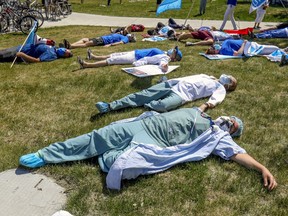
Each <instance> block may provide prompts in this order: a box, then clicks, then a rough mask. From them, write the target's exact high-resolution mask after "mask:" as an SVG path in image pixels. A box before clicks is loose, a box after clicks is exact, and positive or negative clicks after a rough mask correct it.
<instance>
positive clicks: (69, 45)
mask: <svg viewBox="0 0 288 216" xmlns="http://www.w3.org/2000/svg"><path fill="white" fill-rule="evenodd" d="M63 43H64V47H65V48H66V49H71V44H70V43H69V41H68V40H66V39H64V40H63Z"/></svg>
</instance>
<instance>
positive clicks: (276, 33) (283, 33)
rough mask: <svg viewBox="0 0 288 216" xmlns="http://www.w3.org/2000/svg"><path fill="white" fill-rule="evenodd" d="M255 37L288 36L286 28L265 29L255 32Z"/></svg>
mask: <svg viewBox="0 0 288 216" xmlns="http://www.w3.org/2000/svg"><path fill="white" fill-rule="evenodd" d="M255 36H256V37H257V38H262V39H264V38H288V28H285V29H276V30H271V31H265V32H262V33H258V34H255Z"/></svg>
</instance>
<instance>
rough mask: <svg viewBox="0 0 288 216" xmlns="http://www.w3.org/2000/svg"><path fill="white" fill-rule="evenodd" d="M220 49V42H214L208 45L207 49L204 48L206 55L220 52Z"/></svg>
mask: <svg viewBox="0 0 288 216" xmlns="http://www.w3.org/2000/svg"><path fill="white" fill-rule="evenodd" d="M220 49H221V45H220V44H214V45H212V46H210V47H209V48H208V49H207V50H206V52H205V53H206V54H208V55H213V54H218V53H219V52H220Z"/></svg>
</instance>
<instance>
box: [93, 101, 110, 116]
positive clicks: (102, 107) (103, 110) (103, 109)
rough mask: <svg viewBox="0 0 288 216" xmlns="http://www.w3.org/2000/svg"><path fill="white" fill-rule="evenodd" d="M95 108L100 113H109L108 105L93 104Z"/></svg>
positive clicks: (102, 103) (101, 103)
mask: <svg viewBox="0 0 288 216" xmlns="http://www.w3.org/2000/svg"><path fill="white" fill-rule="evenodd" d="M95 106H96V108H97V109H98V110H99V112H100V113H107V112H109V111H110V106H109V104H108V103H105V102H101V101H100V102H97V103H96V104H95Z"/></svg>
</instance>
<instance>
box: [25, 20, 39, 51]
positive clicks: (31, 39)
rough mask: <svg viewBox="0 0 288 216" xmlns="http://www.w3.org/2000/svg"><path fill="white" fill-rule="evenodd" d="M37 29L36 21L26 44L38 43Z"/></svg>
mask: <svg viewBox="0 0 288 216" xmlns="http://www.w3.org/2000/svg"><path fill="white" fill-rule="evenodd" d="M37 27H38V22H37V21H34V24H33V27H32V28H31V30H30V33H29V35H28V37H27V39H26V43H25V44H24V45H26V44H36V41H37V35H36V31H37Z"/></svg>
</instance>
